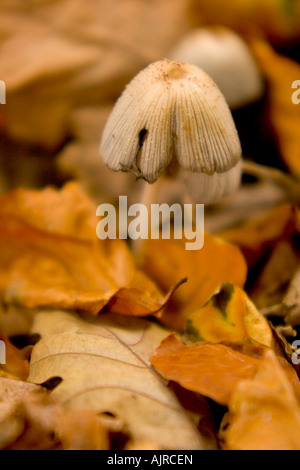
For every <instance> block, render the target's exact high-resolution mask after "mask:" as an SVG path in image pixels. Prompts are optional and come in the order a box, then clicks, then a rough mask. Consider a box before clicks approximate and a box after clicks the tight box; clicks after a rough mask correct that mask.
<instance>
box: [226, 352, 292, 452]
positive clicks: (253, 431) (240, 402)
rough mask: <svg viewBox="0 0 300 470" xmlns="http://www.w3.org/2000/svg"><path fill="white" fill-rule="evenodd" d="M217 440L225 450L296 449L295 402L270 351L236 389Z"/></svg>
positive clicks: (281, 370)
mask: <svg viewBox="0 0 300 470" xmlns="http://www.w3.org/2000/svg"><path fill="white" fill-rule="evenodd" d="M220 436H221V438H222V442H223V447H224V448H225V449H229V450H299V449H300V404H299V398H297V397H296V395H295V391H294V389H293V386H292V385H291V383H290V381H289V380H288V377H287V376H286V374H285V372H284V371H283V369H282V368H281V367H280V365H279V363H278V360H277V358H276V356H275V354H274V353H273V352H272V351H270V350H269V351H266V353H265V356H264V359H263V361H262V362H261V364H260V366H259V368H258V370H257V371H256V374H255V376H254V377H253V378H252V379H249V380H245V381H242V382H240V383H239V384H238V385H237V387H236V389H235V391H234V393H233V395H232V396H231V399H230V401H229V414H228V415H227V416H226V418H225V420H224V422H223V426H222V432H221V433H220Z"/></svg>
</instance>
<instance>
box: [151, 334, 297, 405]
mask: <svg viewBox="0 0 300 470" xmlns="http://www.w3.org/2000/svg"><path fill="white" fill-rule="evenodd" d="M264 350H265V349H264V348H253V347H250V346H248V347H244V349H242V350H241V351H239V350H238V348H233V347H230V346H229V345H226V344H221V343H218V344H211V343H206V342H199V343H194V344H192V345H189V346H186V345H185V344H184V343H182V342H181V341H180V340H179V339H178V338H177V337H176V336H175V334H171V335H169V336H168V337H167V338H165V339H164V340H163V341H162V342H161V344H160V346H159V347H158V348H157V349H156V351H155V352H154V354H153V356H152V358H151V362H152V365H153V366H154V367H155V368H156V370H157V371H158V372H160V373H161V374H162V375H163V376H164V377H165V378H166V379H168V380H172V381H174V382H177V383H178V384H180V385H181V386H182V387H184V388H186V389H187V390H191V391H193V392H196V393H199V394H201V395H204V396H206V397H209V398H211V399H212V400H214V401H216V402H217V403H220V404H221V405H225V406H227V405H228V403H229V401H230V398H231V395H232V393H233V391H234V390H235V388H236V386H237V385H238V383H239V382H240V381H241V380H244V379H249V378H252V377H253V376H254V374H255V373H256V371H257V369H258V367H259V365H260V363H261V360H262V359H261V358H262V354H263V352H264ZM244 351H245V353H244ZM278 361H279V363H280V365H281V367H282V368H283V369H284V370H285V372H286V374H287V377H288V379H289V382H290V383H291V384H292V386H294V387H295V391H296V393H297V396H300V388H299V386H300V385H299V380H298V377H297V374H296V372H295V370H294V369H293V368H292V366H291V365H290V364H289V363H288V362H287V361H286V360H285V359H284V358H282V357H278Z"/></svg>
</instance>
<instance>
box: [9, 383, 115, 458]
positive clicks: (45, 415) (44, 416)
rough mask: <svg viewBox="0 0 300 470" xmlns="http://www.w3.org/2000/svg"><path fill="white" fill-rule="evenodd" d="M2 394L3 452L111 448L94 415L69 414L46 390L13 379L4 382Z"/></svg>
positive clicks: (87, 412)
mask: <svg viewBox="0 0 300 470" xmlns="http://www.w3.org/2000/svg"><path fill="white" fill-rule="evenodd" d="M0 391H1V393H0V396H1V399H0V449H9V450H23V449H25V450H101V449H107V448H108V438H107V433H106V431H105V430H104V428H103V427H102V426H101V423H100V420H99V418H98V417H97V416H96V414H95V413H93V412H92V411H90V410H78V411H75V412H74V411H72V412H69V411H67V410H65V408H64V407H63V406H62V404H61V403H59V401H58V400H56V399H55V398H54V397H53V396H50V395H49V394H48V393H47V392H46V391H45V390H44V389H43V388H42V387H39V386H36V385H33V384H29V383H25V382H21V381H16V380H12V379H3V378H2V379H0ZM79 422H80V426H78V423H79Z"/></svg>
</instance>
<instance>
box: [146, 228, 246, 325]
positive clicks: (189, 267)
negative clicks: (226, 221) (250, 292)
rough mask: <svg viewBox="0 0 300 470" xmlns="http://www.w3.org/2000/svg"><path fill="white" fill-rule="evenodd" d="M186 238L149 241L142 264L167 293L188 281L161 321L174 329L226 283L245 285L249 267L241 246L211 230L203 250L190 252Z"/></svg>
mask: <svg viewBox="0 0 300 470" xmlns="http://www.w3.org/2000/svg"><path fill="white" fill-rule="evenodd" d="M185 242H186V240H173V239H171V240H163V239H160V240H146V241H145V244H144V252H143V260H142V267H143V269H144V271H145V272H147V273H148V274H149V275H150V277H151V278H152V279H153V280H154V281H155V282H156V284H157V285H158V286H159V287H160V288H161V289H162V290H163V291H165V292H168V291H169V290H170V288H171V287H172V286H173V285H175V284H176V282H177V281H178V279H182V278H187V282H186V284H185V285H183V286H182V287H181V288H180V289H178V290H177V291H176V292H175V293H174V296H173V297H172V301H171V302H170V304H169V307H168V306H167V307H166V309H165V310H164V313H163V317H162V320H163V321H164V322H165V324H166V325H168V326H170V327H171V328H173V329H183V328H184V326H185V323H186V319H187V317H188V315H189V314H190V313H191V312H193V311H194V310H196V309H197V308H199V307H201V306H202V305H203V304H204V303H205V302H206V301H207V300H208V299H209V298H210V297H211V296H212V295H213V294H214V292H215V291H216V289H217V288H218V287H219V286H220V284H222V283H223V282H226V281H228V282H232V283H233V284H236V285H237V286H240V287H242V286H243V285H244V282H245V279H246V275H247V268H246V263H245V260H244V258H243V256H242V254H241V253H240V251H239V249H238V248H237V247H235V246H233V245H230V244H229V243H226V242H224V241H223V240H221V239H220V238H218V237H214V236H212V235H210V234H208V233H206V234H205V237H204V246H203V248H202V249H201V250H197V251H187V250H186V249H185Z"/></svg>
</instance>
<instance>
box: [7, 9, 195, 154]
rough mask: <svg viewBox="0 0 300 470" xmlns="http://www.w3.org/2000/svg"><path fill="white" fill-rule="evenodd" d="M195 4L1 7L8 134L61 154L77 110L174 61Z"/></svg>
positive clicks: (114, 94)
mask: <svg viewBox="0 0 300 470" xmlns="http://www.w3.org/2000/svg"><path fill="white" fill-rule="evenodd" d="M188 3H189V2H188V1H182V0H166V1H164V2H160V1H159V0H155V1H154V2H152V3H151V5H150V4H148V3H147V2H142V3H141V2H137V1H136V0H125V1H124V2H122V3H121V4H120V3H119V2H117V1H113V0H112V2H111V5H110V8H108V7H107V2H106V0H96V1H95V2H93V3H91V4H88V5H87V3H86V2H85V1H84V0H75V1H74V0H61V1H60V2H59V3H58V4H57V3H38V4H33V5H31V6H30V8H29V9H28V8H26V7H25V6H24V4H23V3H22V2H21V1H20V0H16V1H14V2H13V4H5V5H3V4H1V6H0V29H1V31H3V34H2V35H1V39H0V43H1V62H2V64H3V65H2V68H1V79H2V80H4V81H5V83H6V86H7V95H8V99H7V104H6V106H3V107H2V106H1V114H3V120H4V125H5V129H6V132H7V133H9V135H10V136H13V137H14V138H15V139H16V140H18V141H23V142H29V143H30V144H33V145H35V146H42V147H44V148H45V147H46V148H50V149H56V148H57V147H59V146H60V145H61V143H62V142H63V141H65V139H66V138H67V137H68V136H69V121H70V115H71V114H72V111H73V110H74V109H75V108H78V107H80V106H88V105H92V106H95V105H97V104H98V105H99V104H102V103H104V102H105V103H107V102H108V101H110V102H113V101H114V100H115V98H116V97H117V96H118V95H119V94H120V93H121V91H122V89H123V87H124V86H125V84H126V83H127V82H128V81H129V79H130V78H132V77H133V76H134V75H135V74H136V73H137V72H138V71H139V70H141V69H142V68H143V67H145V66H146V65H147V64H148V63H149V62H152V61H154V60H157V59H158V58H159V57H163V56H165V55H166V54H167V52H168V50H169V48H170V47H171V44H172V43H173V41H174V40H176V39H178V38H179V37H180V35H181V34H183V33H184V32H185V31H186V30H187V29H188V27H189V20H188V11H187V8H188ZM153 29H155V31H156V34H155V37H154V36H153V34H152V32H153ZM28 109H30V113H28ZM24 116H26V119H24ZM99 131H100V129H99Z"/></svg>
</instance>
